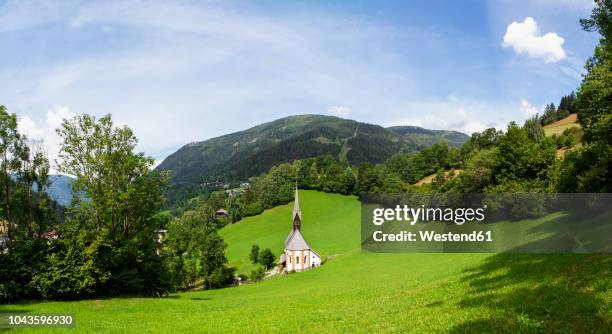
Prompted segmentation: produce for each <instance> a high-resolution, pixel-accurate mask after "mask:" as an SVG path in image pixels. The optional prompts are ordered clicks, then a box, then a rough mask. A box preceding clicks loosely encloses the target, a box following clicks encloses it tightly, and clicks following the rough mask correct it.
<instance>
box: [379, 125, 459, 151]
mask: <svg viewBox="0 0 612 334" xmlns="http://www.w3.org/2000/svg"><path fill="white" fill-rule="evenodd" d="M387 129H389V130H391V131H393V132H395V133H397V134H398V135H401V136H403V137H404V138H405V139H407V140H410V141H413V142H415V143H416V144H417V145H418V146H419V147H425V146H431V145H433V144H435V143H437V142H439V141H440V140H446V141H447V142H448V144H449V145H450V146H455V147H459V146H461V145H462V144H463V143H465V142H466V141H467V140H468V139H470V137H469V136H468V135H466V134H465V133H461V132H458V131H448V130H430V129H425V128H421V127H418V126H392V127H389V128H387Z"/></svg>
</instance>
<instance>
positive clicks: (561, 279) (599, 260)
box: [450, 254, 612, 333]
mask: <svg viewBox="0 0 612 334" xmlns="http://www.w3.org/2000/svg"><path fill="white" fill-rule="evenodd" d="M465 274H466V276H465V277H464V279H465V280H466V282H467V284H468V293H467V294H466V296H465V298H464V299H463V300H461V301H460V303H459V307H461V308H472V309H474V310H475V311H476V312H474V313H475V314H478V315H481V316H477V317H476V318H477V319H471V320H468V321H466V322H464V323H461V324H457V325H456V326H454V327H453V328H452V329H451V330H450V332H451V333H475V332H476V333H541V332H544V333H551V332H555V333H558V332H561V333H612V312H611V310H610V308H611V307H612V305H611V302H610V300H605V299H604V296H603V295H604V294H605V293H606V292H607V291H609V290H610V289H612V255H602V254H590V255H587V254H497V255H494V256H492V257H490V258H488V259H487V260H485V263H484V264H482V265H480V266H478V267H475V268H472V269H469V270H467V271H466V272H465Z"/></svg>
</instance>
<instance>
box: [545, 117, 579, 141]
mask: <svg viewBox="0 0 612 334" xmlns="http://www.w3.org/2000/svg"><path fill="white" fill-rule="evenodd" d="M576 127H577V128H580V124H579V123H578V118H577V114H571V115H569V116H567V117H566V118H564V119H561V120H558V121H556V122H554V123H551V124H548V125H546V126H544V134H545V135H546V136H552V135H555V134H556V135H560V134H562V133H563V131H565V129H570V128H576Z"/></svg>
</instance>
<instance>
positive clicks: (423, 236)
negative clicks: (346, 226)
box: [372, 231, 493, 242]
mask: <svg viewBox="0 0 612 334" xmlns="http://www.w3.org/2000/svg"><path fill="white" fill-rule="evenodd" d="M372 237H373V239H374V241H376V242H388V241H390V242H415V241H417V240H420V241H426V242H449V241H450V242H453V241H455V242H465V241H468V242H470V241H471V242H493V233H492V232H491V231H486V232H485V231H472V232H471V233H453V232H445V233H438V232H434V231H419V233H414V232H408V231H401V232H399V233H384V232H383V231H376V232H374V234H373V235H372ZM417 237H418V239H417Z"/></svg>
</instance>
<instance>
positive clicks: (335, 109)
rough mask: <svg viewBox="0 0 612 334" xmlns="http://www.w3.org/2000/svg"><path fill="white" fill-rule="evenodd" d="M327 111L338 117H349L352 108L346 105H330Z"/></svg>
mask: <svg viewBox="0 0 612 334" xmlns="http://www.w3.org/2000/svg"><path fill="white" fill-rule="evenodd" d="M327 112H328V113H330V114H332V115H334V116H338V117H348V116H349V114H350V113H351V108H349V107H345V106H330V107H328V108H327Z"/></svg>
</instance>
